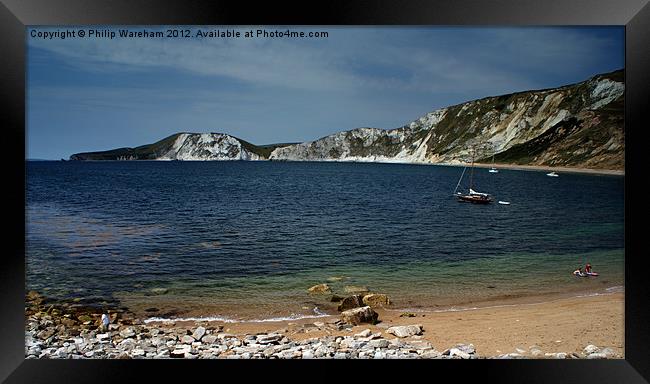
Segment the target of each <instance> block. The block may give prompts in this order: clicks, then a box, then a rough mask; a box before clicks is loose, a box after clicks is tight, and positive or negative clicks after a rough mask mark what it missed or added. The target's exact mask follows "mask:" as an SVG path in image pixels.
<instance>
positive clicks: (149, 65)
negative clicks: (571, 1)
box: [26, 26, 624, 159]
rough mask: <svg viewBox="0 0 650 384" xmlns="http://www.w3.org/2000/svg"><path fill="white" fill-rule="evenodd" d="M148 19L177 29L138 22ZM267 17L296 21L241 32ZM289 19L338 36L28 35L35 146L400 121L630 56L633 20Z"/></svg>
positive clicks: (66, 151) (275, 136)
mask: <svg viewBox="0 0 650 384" xmlns="http://www.w3.org/2000/svg"><path fill="white" fill-rule="evenodd" d="M121 28H122V27H115V28H111V29H121ZM143 28H146V29H147V30H165V29H167V28H165V27H159V28H150V27H133V26H130V27H128V29H130V30H136V31H137V30H142V29H143ZM260 28H264V29H266V30H269V31H271V30H275V29H278V30H286V29H287V27H268V26H267V27H239V28H237V30H239V31H241V32H244V31H247V30H250V29H254V30H255V29H260ZM289 28H290V30H291V31H327V32H328V33H329V36H328V37H327V38H303V39H299V38H230V39H228V38H194V37H192V38H187V39H186V38H162V39H150V38H132V39H129V38H116V39H113V40H111V39H107V38H83V39H80V38H76V39H75V38H67V39H51V40H50V39H39V38H32V37H28V41H27V44H28V58H27V104H26V106H27V127H26V135H27V157H28V158H40V159H59V158H66V159H67V158H68V156H70V155H71V154H73V153H77V152H84V151H97V150H107V149H113V148H118V147H135V146H138V145H143V144H149V143H153V142H155V141H157V140H160V139H162V138H164V137H166V136H169V135H171V134H173V133H176V132H181V131H184V132H225V133H229V134H232V135H234V136H236V137H239V138H241V139H244V140H247V141H249V142H252V143H254V144H270V143H281V142H298V141H307V140H315V139H318V138H320V137H323V136H326V135H329V134H331V133H334V132H338V131H342V130H349V129H354V128H357V127H377V128H385V129H391V128H396V127H400V126H403V125H405V124H407V123H409V122H411V121H413V120H415V119H417V118H419V117H420V116H422V115H424V114H426V113H428V112H430V111H432V110H435V109H438V108H441V107H445V106H449V105H453V104H458V103H462V102H464V101H468V100H473V99H477V98H481V97H485V96H492V95H499V94H504V93H510V92H515V91H523V90H529V89H540V88H549V87H556V86H561V85H566V84H570V83H574V82H579V81H583V80H586V79H587V78H589V77H591V76H593V75H595V74H598V73H603V72H609V71H612V70H616V69H620V68H623V67H624V29H623V27H561V28H559V27H540V28H534V27H521V28H512V27H511V28H484V27H473V28H465V27H427V28H423V27H408V28H398V27H381V28H375V27H359V28H352V27H309V28H299V27H289ZM32 29H35V30H38V31H57V30H65V28H56V27H54V28H51V27H48V28H32ZM68 29H70V30H79V29H84V30H87V29H88V28H82V27H79V28H68ZM102 29H105V28H102ZM189 29H190V30H191V31H192V32H191V34H192V35H194V32H195V31H196V30H197V28H195V27H190V28H189ZM201 29H203V30H215V29H222V30H223V29H226V28H225V27H202V28H201ZM227 29H232V27H229V28H227ZM30 31H31V29H30ZM28 36H29V33H28Z"/></svg>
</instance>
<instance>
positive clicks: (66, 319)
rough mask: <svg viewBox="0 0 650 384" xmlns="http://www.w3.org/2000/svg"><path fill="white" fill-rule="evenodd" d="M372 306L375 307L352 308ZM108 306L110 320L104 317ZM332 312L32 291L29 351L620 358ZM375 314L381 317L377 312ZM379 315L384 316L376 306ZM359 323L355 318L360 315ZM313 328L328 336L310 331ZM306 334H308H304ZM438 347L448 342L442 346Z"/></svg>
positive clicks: (29, 354) (60, 354) (64, 355)
mask: <svg viewBox="0 0 650 384" xmlns="http://www.w3.org/2000/svg"><path fill="white" fill-rule="evenodd" d="M354 310H356V311H357V312H364V313H365V312H369V310H370V311H371V312H373V313H374V311H372V310H371V309H370V308H369V307H367V306H366V307H360V308H355V309H353V310H351V311H354ZM103 312H107V313H108V315H109V316H108V319H109V324H108V325H107V326H103V325H102V323H101V317H102V313H103ZM345 312H346V311H344V312H343V314H342V319H337V318H332V319H329V320H327V321H323V322H314V323H305V324H302V325H300V326H296V324H292V323H289V324H290V325H293V327H284V328H280V329H277V330H275V331H272V332H259V333H246V334H232V333H229V330H230V329H228V328H227V329H225V330H224V325H219V324H216V323H214V322H173V321H172V322H152V323H147V324H145V323H144V322H142V321H141V320H139V319H137V318H136V317H135V316H134V315H133V314H132V313H130V312H128V311H126V310H120V309H107V310H106V309H97V308H92V307H87V306H82V305H78V304H77V303H74V302H57V303H50V302H47V301H46V300H45V299H43V298H42V297H41V296H39V295H38V294H37V293H35V292H30V293H28V295H27V301H26V309H25V314H26V326H25V357H26V358H28V359H36V358H52V359H87V358H91V359H97V358H100V359H101V358H108V359H139V358H154V359H155V358H184V359H214V358H219V359H269V358H281V359H291V358H303V359H310V358H329V359H332V358H333V359H477V358H499V359H520V358H547V359H548V358H551V359H584V358H586V359H603V358H620V356H618V355H617V354H616V353H615V352H614V351H613V350H612V349H611V348H602V349H601V348H599V347H597V346H595V345H587V346H586V347H585V348H584V350H583V351H582V352H581V353H576V352H572V353H567V352H557V351H552V352H551V351H546V352H545V351H542V350H541V349H540V348H539V347H537V346H534V345H533V346H530V348H529V349H528V350H524V349H516V350H515V351H513V352H510V353H504V354H499V355H494V356H491V355H481V354H480V353H479V352H480V351H477V350H476V349H475V347H474V345H472V344H456V345H452V346H434V345H432V344H431V343H430V342H429V341H427V340H424V339H423V332H426V329H424V327H423V326H422V325H421V324H411V325H404V326H393V327H388V328H386V329H382V330H381V331H380V332H373V331H372V330H371V329H368V328H366V329H363V330H361V331H355V330H354V328H355V327H357V328H358V327H359V325H361V324H360V323H358V324H351V323H350V321H346V320H345V315H344V314H345ZM372 317H374V318H372ZM372 317H371V318H372V319H371V321H372V322H375V321H376V320H377V318H376V313H375V316H372ZM353 322H354V320H353ZM311 332H319V333H323V332H325V333H327V334H326V335H324V336H319V337H312V338H304V337H305V336H306V335H304V334H308V333H311ZM301 338H302V339H301ZM436 347H444V349H437V348H436Z"/></svg>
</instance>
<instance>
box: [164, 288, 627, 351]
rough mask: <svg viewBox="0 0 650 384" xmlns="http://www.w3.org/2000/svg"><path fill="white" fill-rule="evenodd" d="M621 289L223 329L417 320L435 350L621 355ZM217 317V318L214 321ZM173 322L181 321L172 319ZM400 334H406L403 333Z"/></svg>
mask: <svg viewBox="0 0 650 384" xmlns="http://www.w3.org/2000/svg"><path fill="white" fill-rule="evenodd" d="M624 303H625V300H624V293H622V292H617V293H612V294H608V295H601V296H588V297H571V298H558V299H554V300H550V301H545V302H537V303H528V304H503V305H502V306H493V307H486V308H481V309H475V310H468V311H458V312H438V313H435V312H419V313H417V314H416V315H417V317H400V316H399V315H400V312H399V311H386V310H384V309H377V312H378V313H379V319H380V320H381V323H379V324H376V325H368V324H362V325H359V326H355V327H354V328H353V329H352V332H346V331H329V330H318V329H316V328H314V330H313V331H309V332H296V331H297V330H300V329H304V328H303V325H304V324H312V323H314V322H332V321H335V320H336V319H338V317H336V316H332V317H327V318H319V319H303V320H300V321H282V322H269V323H226V324H223V325H224V331H226V332H227V333H232V334H236V335H243V334H255V333H258V332H273V331H278V330H284V329H286V330H287V332H286V334H287V336H289V337H290V338H291V339H293V340H301V339H307V338H312V337H319V336H326V335H342V336H345V335H353V334H355V333H358V332H361V331H362V330H364V329H370V330H372V331H373V332H382V333H383V334H382V336H384V337H385V338H388V339H392V338H393V337H394V336H392V335H389V334H386V333H385V330H386V328H388V327H390V326H394V325H409V324H422V325H423V327H424V333H423V338H422V339H423V340H427V341H429V342H431V344H432V345H433V346H434V347H435V348H436V349H438V350H444V349H446V348H449V347H451V346H454V345H455V344H458V343H465V344H469V343H472V344H474V346H475V347H476V353H477V354H478V355H481V356H496V355H499V354H504V353H511V352H516V349H517V348H519V349H522V350H525V351H526V352H525V353H524V354H525V355H527V356H530V353H529V350H530V347H531V346H534V345H535V346H537V347H539V349H540V350H542V351H543V352H545V353H556V352H565V353H571V352H576V353H579V352H581V351H582V350H583V349H584V347H585V346H587V345H589V344H594V345H596V346H598V347H601V348H604V347H610V348H612V349H613V350H614V351H615V352H616V354H617V355H619V356H621V357H624V340H625V332H624ZM217 323H218V322H217ZM176 325H180V324H179V323H177V324H176ZM405 340H409V339H408V338H407V339H405Z"/></svg>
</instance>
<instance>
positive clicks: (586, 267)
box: [585, 263, 591, 273]
mask: <svg viewBox="0 0 650 384" xmlns="http://www.w3.org/2000/svg"><path fill="white" fill-rule="evenodd" d="M585 273H591V264H589V263H587V265H585Z"/></svg>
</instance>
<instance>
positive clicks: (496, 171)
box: [488, 154, 499, 173]
mask: <svg viewBox="0 0 650 384" xmlns="http://www.w3.org/2000/svg"><path fill="white" fill-rule="evenodd" d="M488 172H490V173H499V170H498V169H496V168H494V154H492V167H491V168H490V170H489V171H488Z"/></svg>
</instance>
